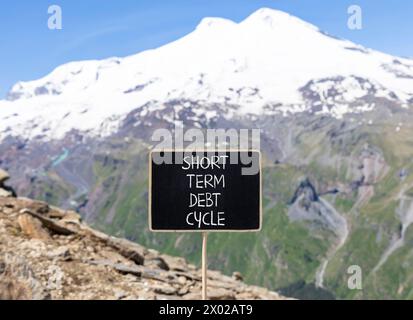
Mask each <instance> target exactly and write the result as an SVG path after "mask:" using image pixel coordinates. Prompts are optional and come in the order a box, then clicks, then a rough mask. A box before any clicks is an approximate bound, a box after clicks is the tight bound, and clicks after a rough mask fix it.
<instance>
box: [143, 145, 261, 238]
mask: <svg viewBox="0 0 413 320" xmlns="http://www.w3.org/2000/svg"><path fill="white" fill-rule="evenodd" d="M149 182H150V183H149V184H150V185H149V228H150V230H151V231H258V230H260V228H261V155H260V152H259V151H225V152H224V151H214V152H211V151H209V152H206V151H202V152H200V151H197V152H182V151H153V152H151V154H150V159H149Z"/></svg>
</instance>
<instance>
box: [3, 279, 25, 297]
mask: <svg viewBox="0 0 413 320" xmlns="http://www.w3.org/2000/svg"><path fill="white" fill-rule="evenodd" d="M29 299H31V293H30V289H29V288H28V287H27V286H26V285H25V284H23V283H20V282H17V281H11V280H1V279H0V300H29Z"/></svg>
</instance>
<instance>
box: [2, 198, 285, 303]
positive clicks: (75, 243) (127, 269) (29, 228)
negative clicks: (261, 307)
mask: <svg viewBox="0 0 413 320" xmlns="http://www.w3.org/2000/svg"><path fill="white" fill-rule="evenodd" d="M234 275H235V278H239V275H237V274H234ZM201 280H202V279H201V272H200V270H199V268H197V267H195V266H194V265H190V264H188V263H187V262H186V260H185V259H183V258H179V257H172V256H169V255H162V254H160V253H159V252H157V251H155V250H148V249H146V248H145V247H143V246H141V245H139V244H137V243H133V242H131V241H128V240H125V239H119V238H115V237H112V236H108V235H106V234H104V233H102V232H99V231H97V230H94V229H92V228H90V227H89V226H87V225H86V224H85V223H84V222H82V221H81V219H80V217H79V215H78V214H77V213H75V212H67V211H65V210H61V209H58V208H54V207H49V206H48V205H47V203H42V202H39V201H31V200H30V199H23V198H0V298H2V297H6V298H8V299H21V298H24V299H49V298H51V299H59V300H60V299H69V300H71V299H82V300H84V299H94V300H95V299H101V300H106V299H114V298H116V299H122V300H124V299H162V300H163V299H165V300H166V299H174V300H178V299H200V298H201V287H202V286H201ZM208 294H209V297H210V298H211V299H235V298H240V299H241V298H242V299H244V298H245V299H283V298H282V297H280V296H278V295H277V294H276V293H274V292H271V291H268V290H266V289H263V288H258V287H252V286H247V285H246V284H244V283H242V282H241V281H240V280H235V279H234V277H232V278H231V277H228V276H225V275H223V274H222V273H221V272H218V271H213V270H208Z"/></svg>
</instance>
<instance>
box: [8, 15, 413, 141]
mask: <svg viewBox="0 0 413 320" xmlns="http://www.w3.org/2000/svg"><path fill="white" fill-rule="evenodd" d="M380 99H381V100H380ZM383 99H385V100H387V101H389V102H391V103H392V104H396V105H400V106H409V105H410V104H413V61H412V60H408V59H402V58H398V57H394V56H391V55H388V54H384V53H381V52H377V51H374V50H370V49H366V48H364V47H363V46H360V45H357V44H354V43H353V42H351V41H346V40H340V39H337V38H334V37H331V36H328V35H326V34H324V33H322V32H320V30H319V29H318V28H317V27H315V26H314V25H312V24H310V23H307V22H305V21H303V20H301V19H299V18H296V17H294V16H291V15H290V14H288V13H284V12H281V11H277V10H272V9H267V8H264V9H260V10H258V11H256V12H254V13H253V14H251V15H250V16H248V17H247V18H246V19H244V20H243V21H241V22H240V23H235V22H233V21H230V20H227V19H222V18H204V19H203V20H202V21H201V22H200V24H199V25H198V26H197V27H196V29H195V30H194V31H193V32H191V33H190V34H188V35H186V36H184V37H182V38H181V39H178V40H177V41H174V42H172V43H169V44H166V45H164V46H162V47H159V48H157V49H154V50H148V51H144V52H141V53H138V54H135V55H132V56H129V57H126V58H110V59H105V60H101V61H97V60H92V61H80V62H72V63H68V64H65V65H62V66H60V67H58V68H56V69H55V70H54V71H53V72H51V73H50V74H49V75H47V76H45V77H44V78H41V79H39V80H35V81H30V82H19V83H17V84H16V85H15V86H14V87H13V88H12V90H11V91H10V92H9V95H8V101H0V139H2V138H4V137H7V136H8V135H10V134H11V135H24V136H26V137H33V136H38V135H46V136H48V137H49V138H61V137H64V135H65V134H66V133H67V132H69V131H71V130H73V129H76V130H79V131H82V132H88V133H89V134H94V135H107V134H111V133H113V132H115V131H116V130H117V128H118V127H119V126H120V125H121V123H122V121H123V120H124V119H125V118H126V117H127V115H128V114H129V113H130V112H132V111H134V110H137V109H139V108H142V107H143V106H145V108H146V109H145V110H146V111H145V112H144V113H141V114H139V117H146V116H148V114H150V113H151V112H158V111H159V110H163V109H164V108H166V107H165V106H167V105H168V104H169V103H170V102H171V101H174V103H175V102H176V101H183V102H185V103H184V106H183V108H187V106H188V108H192V109H193V108H195V107H193V106H196V108H201V109H202V108H206V107H205V106H208V105H216V106H220V108H221V109H220V113H225V112H223V111H225V110H227V111H228V115H227V116H228V117H230V116H231V112H232V115H233V114H234V113H233V111H231V110H234V109H233V107H234V106H236V108H237V109H236V114H237V115H245V114H254V115H257V114H268V113H270V112H271V113H274V114H283V115H290V114H292V113H296V112H303V111H311V112H314V113H317V114H318V113H323V114H328V115H331V116H334V117H342V116H343V115H344V114H346V113H360V112H365V111H371V110H373V109H374V108H375V103H376V100H380V101H383ZM186 102H187V103H186ZM202 106H204V107H202ZM191 112H193V113H196V114H208V115H210V114H211V112H209V113H208V112H205V110H191ZM194 119H195V118H194ZM196 119H198V118H196ZM196 119H195V120H196ZM195 120H194V121H195ZM12 128H13V129H12Z"/></svg>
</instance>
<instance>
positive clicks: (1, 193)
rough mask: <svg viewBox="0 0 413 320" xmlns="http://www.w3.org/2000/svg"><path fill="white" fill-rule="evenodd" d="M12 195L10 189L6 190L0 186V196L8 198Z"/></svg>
mask: <svg viewBox="0 0 413 320" xmlns="http://www.w3.org/2000/svg"><path fill="white" fill-rule="evenodd" d="M12 196H13V194H12V193H11V192H10V191H7V190H4V189H2V188H0V197H3V198H10V197H12Z"/></svg>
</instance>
